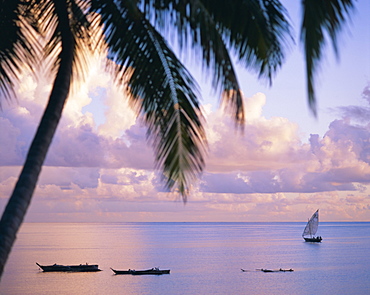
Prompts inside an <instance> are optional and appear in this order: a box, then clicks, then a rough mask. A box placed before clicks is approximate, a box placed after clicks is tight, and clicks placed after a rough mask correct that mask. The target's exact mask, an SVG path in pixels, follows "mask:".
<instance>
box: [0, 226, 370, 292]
mask: <svg viewBox="0 0 370 295" xmlns="http://www.w3.org/2000/svg"><path fill="white" fill-rule="evenodd" d="M304 225H305V224H304V223H122V224H118V223H111V224H109V223H106V224H91V223H90V224H81V223H80V224H72V223H69V224H63V223H59V224H56V223H54V224H50V223H28V224H24V225H23V227H22V229H21V231H20V233H19V234H18V239H17V242H16V245H15V246H14V248H13V251H12V253H11V256H10V258H9V260H8V264H7V266H6V268H5V273H4V275H3V278H2V280H1V283H0V294H82V295H83V294H128V295H130V294H151V295H152V294H331V295H334V294H370V223H321V225H320V228H319V233H318V234H320V235H321V236H323V238H324V240H323V242H322V243H321V244H312V243H305V242H304V241H303V239H302V238H301V232H302V231H303V228H304ZM35 262H38V263H40V264H53V263H59V264H80V263H86V262H88V263H90V264H99V267H100V268H101V269H102V270H103V271H101V272H97V273H43V272H40V271H39V269H38V267H37V266H36V264H35ZM110 267H112V268H116V269H128V268H131V269H144V268H151V267H160V268H169V269H171V274H169V275H162V276H130V275H120V276H118V275H113V273H112V271H111V270H110ZM241 268H243V269H247V270H249V271H248V272H241V270H240V269H241ZM258 268H270V269H279V268H293V269H294V272H285V273H263V272H260V271H256V269H258Z"/></svg>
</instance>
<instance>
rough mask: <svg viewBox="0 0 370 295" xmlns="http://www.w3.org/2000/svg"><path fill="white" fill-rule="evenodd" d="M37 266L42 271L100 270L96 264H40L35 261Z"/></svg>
mask: <svg viewBox="0 0 370 295" xmlns="http://www.w3.org/2000/svg"><path fill="white" fill-rule="evenodd" d="M36 264H37V265H38V267H40V268H41V269H42V271H44V272H67V271H68V272H95V271H101V269H99V266H98V265H97V264H79V265H60V264H53V265H40V264H38V263H37V262H36Z"/></svg>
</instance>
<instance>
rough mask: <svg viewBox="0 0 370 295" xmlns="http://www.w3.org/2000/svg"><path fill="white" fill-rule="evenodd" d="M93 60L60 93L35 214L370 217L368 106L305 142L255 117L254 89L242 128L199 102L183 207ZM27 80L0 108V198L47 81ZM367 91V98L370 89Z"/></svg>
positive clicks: (285, 127)
mask: <svg viewBox="0 0 370 295" xmlns="http://www.w3.org/2000/svg"><path fill="white" fill-rule="evenodd" d="M95 66H96V67H95V68H93V69H92V70H91V72H90V75H89V76H88V77H87V79H86V81H85V82H84V83H81V84H79V88H78V90H75V91H74V92H73V95H72V96H71V97H70V98H69V99H68V102H67V104H66V107H65V110H64V113H63V117H62V120H61V122H60V124H59V126H58V129H57V133H56V135H55V138H54V140H53V143H52V145H51V147H50V149H49V153H48V156H47V159H46V162H45V166H44V167H43V171H42V174H41V177H40V180H39V183H38V186H37V190H36V193H35V198H34V201H33V203H34V205H33V206H32V207H33V209H32V210H31V211H30V212H31V213H30V214H31V215H30V216H31V217H30V218H31V219H32V218H35V219H34V220H39V219H37V218H41V217H39V216H42V214H44V216H48V217H47V218H46V217H45V218H46V219H47V220H49V218H50V219H51V218H53V217H52V215H48V214H49V212H54V213H56V214H59V215H57V216H59V217H58V218H60V220H62V219H63V218H66V216H73V218H76V220H85V221H86V220H96V219H94V218H101V220H108V221H109V220H111V221H112V220H113V221H117V220H118V221H119V220H120V218H121V220H122V219H125V218H132V216H133V215H132V214H133V213H135V212H136V213H137V215H136V216H139V217H138V218H142V220H143V221H145V220H150V218H152V219H153V218H154V219H155V220H162V219H166V218H167V219H166V220H178V219H176V218H177V217H176V215H175V212H177V213H178V214H179V216H180V217H178V218H180V219H181V218H182V219H184V220H187V221H190V220H193V221H199V220H203V221H212V220H220V219H221V220H228V221H247V220H249V219H251V220H250V221H253V220H255V221H258V220H260V221H266V218H267V220H275V221H279V220H286V219H287V218H288V219H289V220H300V218H301V217H302V216H301V215H300V214H301V213H302V212H305V213H306V212H310V213H311V211H312V210H315V209H316V207H317V205H318V204H321V206H323V207H324V208H325V209H324V210H327V214H330V216H331V217H330V218H331V220H340V218H341V217H340V216H342V218H346V219H347V220H353V219H354V218H362V220H370V216H369V213H368V212H369V210H368V209H369V207H370V200H369V193H368V186H369V182H370V166H369V165H370V143H369V138H370V124H369V119H367V118H370V117H369V116H368V115H369V112H370V110H369V109H368V108H367V107H353V106H349V107H345V108H344V107H342V108H339V109H338V110H339V111H340V114H341V117H340V118H338V119H336V120H334V121H333V122H332V123H331V124H330V126H329V129H328V131H327V132H326V134H325V135H324V136H323V137H320V136H319V135H317V134H311V135H310V137H309V138H308V141H306V140H307V139H304V140H305V141H302V138H301V135H300V131H299V126H298V125H297V124H296V123H294V122H291V121H289V120H288V119H286V118H283V117H272V118H266V117H264V116H263V107H264V106H265V104H266V96H265V95H264V94H262V93H257V94H256V95H254V96H253V97H250V98H246V101H245V104H246V108H247V119H246V126H245V128H244V131H243V132H241V131H240V130H239V131H238V130H235V128H234V127H235V125H234V122H233V121H232V120H231V119H230V117H229V116H228V115H227V114H225V113H223V112H222V111H221V110H216V111H212V106H210V105H207V106H204V109H205V114H206V117H207V126H206V131H207V135H208V140H209V153H208V155H207V159H206V163H207V166H206V170H205V172H204V174H203V176H202V177H201V178H200V179H199V182H197V183H193V184H192V185H193V190H192V194H191V196H190V198H189V203H188V204H187V205H186V206H185V207H183V206H182V204H181V202H174V201H175V200H178V198H176V197H175V196H174V195H171V194H168V192H166V190H165V189H164V187H163V183H162V182H161V181H160V180H161V175H160V173H159V172H155V171H154V169H153V168H154V157H153V151H152V149H151V148H150V146H149V145H148V143H147V140H146V129H145V128H144V127H143V126H142V125H141V124H140V121H139V120H136V116H135V113H134V112H133V111H132V110H131V109H130V107H129V105H128V103H127V101H126V100H125V97H124V95H123V93H122V91H121V90H120V89H118V88H116V87H115V86H114V83H113V81H112V78H111V77H110V76H109V75H108V74H107V73H105V72H104V71H103V65H102V63H101V62H96V65H95ZM32 79H33V78H32V76H30V75H26V74H25V75H24V76H22V77H21V83H20V85H19V87H18V88H17V89H16V92H17V96H18V98H19V100H18V102H14V103H13V104H9V105H8V106H7V107H6V108H5V107H4V110H3V112H2V113H1V114H0V128H1V130H2V132H1V134H0V141H1V147H2V148H1V151H0V207H1V206H5V203H6V200H7V198H8V197H9V195H10V193H11V190H12V187H13V186H14V184H15V181H16V179H17V176H18V173H19V171H20V166H21V165H22V164H23V161H24V159H25V156H26V153H27V150H28V146H29V144H30V142H31V140H32V136H33V135H34V133H35V130H36V127H37V124H38V122H39V120H40V116H41V114H42V111H43V108H44V107H45V104H46V99H47V97H48V92H49V91H50V88H51V87H50V81H48V80H47V79H40V80H38V81H35V80H32ZM364 99H365V100H366V101H367V102H369V100H370V99H369V94H368V87H367V88H365V90H364ZM160 206H163V207H162V208H163V209H160V208H161V207H160ZM341 206H345V208H344V209H343V208H341ZM166 210H169V211H166ZM366 210H367V211H366ZM125 212H126V213H127V215H125V214H124V213H125ZM169 212H172V213H169ZM77 213H81V215H80V219H78V218H77V215H76V214H77ZM82 213H83V214H82ZM172 214H173V215H172ZM32 216H33V217H32ZM35 216H37V218H36V217H35ZM125 216H126V217H125ZM267 216H270V217H271V218H269V217H267ZM343 216H344V217H343ZM356 216H357V217H356ZM89 218H90V219H89ZM104 218H105V219H104Z"/></svg>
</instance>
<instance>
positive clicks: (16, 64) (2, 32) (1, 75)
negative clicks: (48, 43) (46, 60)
mask: <svg viewBox="0 0 370 295" xmlns="http://www.w3.org/2000/svg"><path fill="white" fill-rule="evenodd" d="M24 4H25V3H24V1H21V0H18V1H17V0H2V1H1V2H0V15H1V18H0V40H1V42H0V94H3V96H4V97H5V98H6V99H9V98H10V97H11V95H12V93H13V87H14V82H15V81H16V80H17V79H18V77H19V73H20V71H21V70H22V69H23V68H24V66H28V68H29V69H30V70H32V69H33V67H32V65H33V64H34V63H35V61H36V60H37V57H38V56H39V51H40V48H41V47H40V45H39V44H38V42H37V40H36V38H35V31H34V27H33V24H34V21H30V19H31V18H32V16H31V15H29V14H28V13H27V11H28V10H27V9H28V8H29V6H27V5H24ZM30 6H32V5H30ZM0 105H1V102H0Z"/></svg>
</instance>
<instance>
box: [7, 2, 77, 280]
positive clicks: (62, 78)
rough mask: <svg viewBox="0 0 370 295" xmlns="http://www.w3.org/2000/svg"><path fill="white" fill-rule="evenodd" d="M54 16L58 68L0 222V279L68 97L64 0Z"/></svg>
mask: <svg viewBox="0 0 370 295" xmlns="http://www.w3.org/2000/svg"><path fill="white" fill-rule="evenodd" d="M54 5H55V13H56V15H57V17H58V21H59V25H58V29H59V30H60V36H61V46H62V50H61V52H60V54H59V62H60V64H59V69H58V72H57V75H56V78H55V80H54V84H53V89H52V92H51V94H50V97H49V102H48V105H47V107H46V109H45V112H44V114H43V117H42V119H41V122H40V124H39V127H38V129H37V132H36V135H35V137H34V139H33V141H32V144H31V147H30V149H29V151H28V154H27V158H26V161H25V164H24V166H23V169H22V171H21V174H20V176H19V179H18V181H17V183H16V186H15V188H14V191H13V193H12V195H11V197H10V199H9V201H8V204H7V206H6V208H5V210H4V213H3V215H2V218H1V221H0V278H1V275H2V273H3V270H4V267H5V264H6V261H7V259H8V256H9V254H10V251H11V248H12V246H13V244H14V242H15V239H16V234H17V232H18V230H19V228H20V226H21V224H22V222H23V219H24V217H25V215H26V213H27V209H28V207H29V205H30V202H31V198H32V195H33V192H34V190H35V187H36V184H37V180H38V178H39V175H40V173H41V168H42V165H43V163H44V160H45V157H46V155H47V151H48V149H49V146H50V144H51V141H52V139H53V136H54V134H55V131H56V128H57V126H58V123H59V120H60V118H61V115H62V111H63V107H64V103H65V101H66V99H67V97H68V93H69V89H70V83H71V76H72V65H73V56H74V39H73V36H72V33H71V30H70V25H69V18H68V12H67V3H66V1H60V0H56V1H54Z"/></svg>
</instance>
